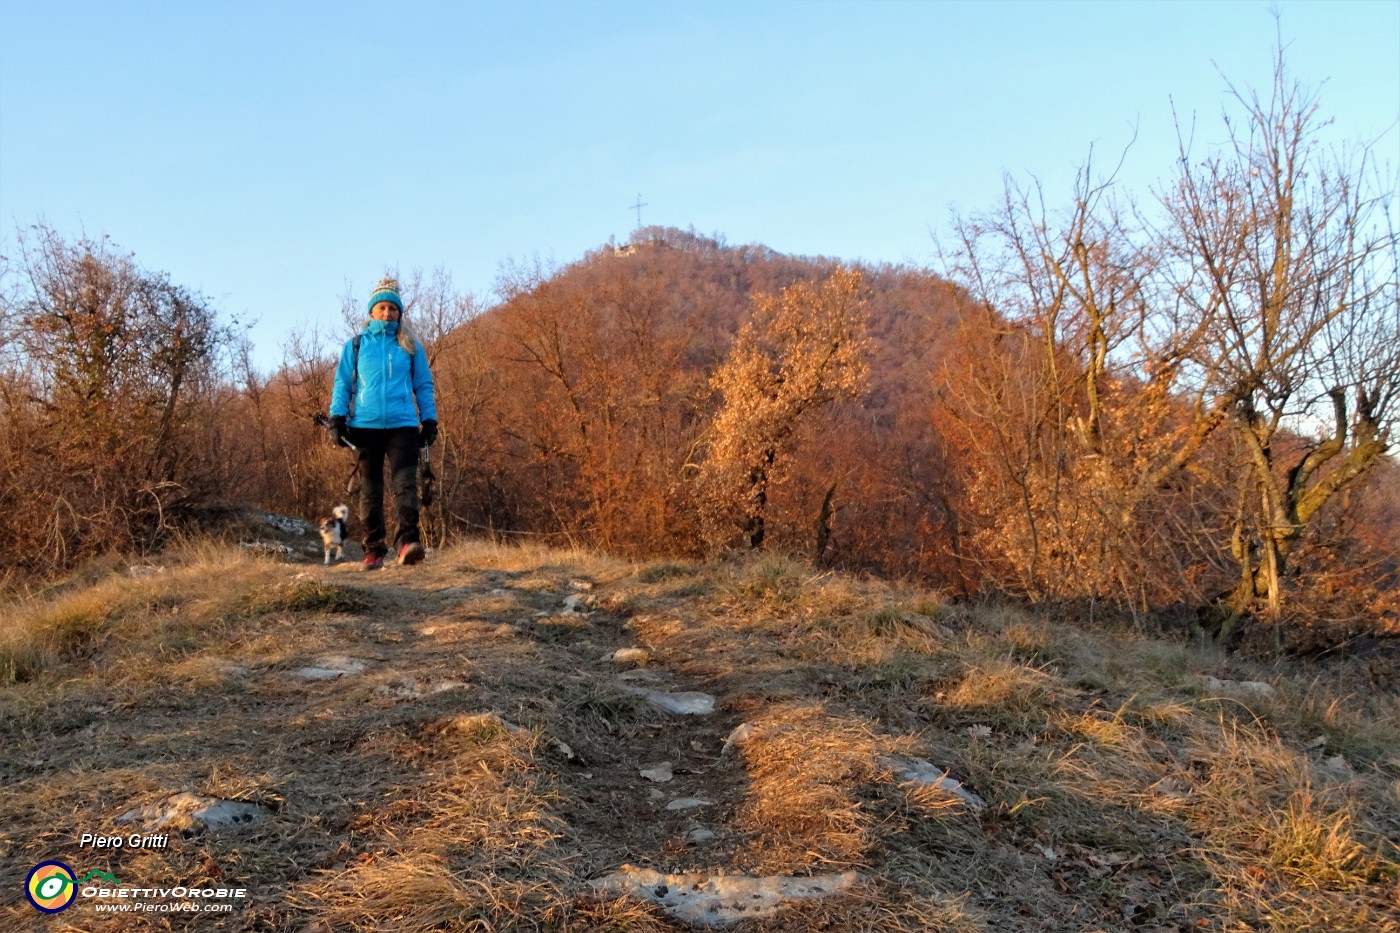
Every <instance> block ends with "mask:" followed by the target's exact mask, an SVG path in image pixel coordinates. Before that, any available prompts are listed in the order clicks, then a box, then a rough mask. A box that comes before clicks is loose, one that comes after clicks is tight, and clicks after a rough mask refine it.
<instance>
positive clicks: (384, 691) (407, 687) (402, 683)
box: [374, 677, 466, 700]
mask: <svg viewBox="0 0 1400 933" xmlns="http://www.w3.org/2000/svg"><path fill="white" fill-rule="evenodd" d="M465 686H466V684H464V683H462V682H461V681H458V680H439V681H437V682H436V683H434V682H433V681H419V680H418V678H416V677H396V678H394V679H393V680H391V681H389V682H388V683H383V684H380V685H379V686H378V687H375V688H374V690H375V692H376V693H378V694H379V695H380V696H390V697H400V698H402V699H408V700H416V699H418V698H419V697H424V696H431V695H432V694H435V693H446V692H447V691H448V690H456V689H457V688H459V687H465Z"/></svg>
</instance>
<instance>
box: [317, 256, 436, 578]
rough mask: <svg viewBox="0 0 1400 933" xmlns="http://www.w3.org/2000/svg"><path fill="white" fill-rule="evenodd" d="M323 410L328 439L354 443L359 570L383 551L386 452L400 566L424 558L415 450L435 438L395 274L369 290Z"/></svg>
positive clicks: (428, 377)
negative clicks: (362, 318)
mask: <svg viewBox="0 0 1400 933" xmlns="http://www.w3.org/2000/svg"><path fill="white" fill-rule="evenodd" d="M351 387H354V392H351ZM330 414H331V417H330V422H329V427H330V434H331V443H333V444H335V445H337V446H340V447H348V446H350V445H352V444H353V445H354V446H355V447H356V448H358V451H359V467H360V521H361V522H362V523H363V524H364V529H365V536H364V541H363V543H364V549H365V559H364V568H365V569H366V570H378V569H379V568H380V567H383V566H384V557H385V555H387V554H388V553H389V549H388V547H387V546H386V544H385V535H386V531H385V527H384V459H385V457H388V459H389V476H390V483H391V485H392V488H393V490H394V506H395V509H396V510H397V517H398V521H397V523H396V527H395V529H394V553H395V554H396V555H398V561H399V563H400V564H416V563H418V562H419V561H421V560H422V559H423V545H422V543H421V542H420V541H419V539H418V448H419V447H430V446H432V443H433V441H435V440H437V406H436V405H435V404H434V402H433V374H432V373H430V372H429V371H428V356H427V354H426V353H424V352H423V345H422V344H421V343H419V342H418V340H417V338H416V337H415V336H414V333H413V328H412V327H410V326H409V324H408V322H407V321H405V320H403V300H402V299H400V298H399V283H398V280H397V279H393V278H390V277H388V276H385V277H384V278H383V279H381V280H380V282H379V284H378V285H376V286H375V287H374V294H372V295H370V296H369V320H368V321H366V322H365V327H364V330H362V331H361V332H360V334H359V336H357V337H355V338H353V339H351V340H348V341H346V343H345V348H344V349H343V350H341V351H340V366H339V367H338V368H337V369H336V371H335V390H334V391H333V392H332V393H331V412H330ZM346 441H349V443H348V444H347V443H346Z"/></svg>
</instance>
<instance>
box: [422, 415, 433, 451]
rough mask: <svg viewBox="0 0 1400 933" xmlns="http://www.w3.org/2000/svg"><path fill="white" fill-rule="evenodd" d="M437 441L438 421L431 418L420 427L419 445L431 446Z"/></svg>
mask: <svg viewBox="0 0 1400 933" xmlns="http://www.w3.org/2000/svg"><path fill="white" fill-rule="evenodd" d="M436 442H437V422H436V421H434V420H433V419H431V418H429V419H428V420H427V421H424V422H423V426H422V427H421V428H419V429H418V446H419V447H431V446H433V444H434V443H436Z"/></svg>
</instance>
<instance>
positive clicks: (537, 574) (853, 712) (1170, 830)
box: [0, 542, 1400, 931]
mask: <svg viewBox="0 0 1400 933" xmlns="http://www.w3.org/2000/svg"><path fill="white" fill-rule="evenodd" d="M4 615H5V616H6V617H7V619H8V621H7V622H6V627H5V629H4V632H3V634H2V635H0V678H3V680H0V684H3V686H0V713H3V715H0V723H3V725H2V726H0V729H3V733H4V738H3V744H4V748H5V753H4V755H3V756H0V779H2V780H3V782H4V786H5V788H6V793H5V795H4V797H3V801H0V866H3V869H4V875H5V877H6V878H9V879H14V880H15V881H14V883H7V884H6V885H5V889H6V891H7V893H6V894H5V895H4V901H3V902H0V926H3V927H4V928H5V929H13V930H28V929H33V930H55V929H72V930H79V929H81V930H117V929H120V930H132V929H172V928H173V929H200V930H205V929H215V930H227V931H252V930H259V931H271V930H277V931H283V930H285V931H293V930H295V931H313V930H314V931H321V930H328V931H329V930H336V931H339V930H388V929H392V930H396V931H428V930H532V929H550V930H598V929H609V930H637V931H661V930H683V929H689V928H690V927H689V925H687V924H686V923H684V922H682V921H681V920H678V919H676V918H675V917H674V916H672V915H671V914H669V913H667V911H666V909H665V906H664V905H663V903H662V902H666V903H674V902H676V901H677V900H678V899H683V898H682V897H681V894H682V892H680V891H678V890H677V885H678V884H681V885H689V886H690V887H689V891H690V894H688V895H686V896H694V897H695V898H697V899H698V898H699V897H700V895H701V893H703V890H702V889H705V888H707V887H709V888H718V889H721V890H726V891H729V892H730V893H731V895H732V894H733V893H734V892H735V891H738V892H739V893H741V894H743V895H744V897H747V898H749V901H750V902H751V903H754V904H759V905H763V906H766V905H768V904H769V901H768V900H766V899H765V898H766V897H767V896H768V895H770V894H772V895H774V896H776V895H781V894H786V895H792V894H794V893H805V894H807V895H810V897H809V898H807V899H801V900H791V901H785V902H783V903H782V904H781V905H780V906H777V907H776V909H775V910H774V911H773V912H772V913H769V914H767V915H765V916H763V917H761V918H759V919H742V920H740V921H738V922H737V924H736V925H735V926H733V927H731V929H735V930H740V931H757V930H793V931H797V930H813V929H827V930H839V931H845V930H895V931H898V930H907V931H915V930H950V931H952V930H957V931H962V930H968V931H973V930H976V931H993V930H995V931H1030V930H1075V931H1082V930H1150V931H1165V930H1188V929H1191V930H1194V929H1216V930H1246V929H1277V930H1305V929H1311V930H1317V929H1328V930H1358V931H1359V930H1368V931H1377V930H1379V931H1387V930H1388V931H1395V930H1400V914H1397V907H1396V905H1397V901H1396V897H1397V879H1400V866H1397V850H1396V842H1397V840H1400V816H1397V814H1400V799H1397V787H1400V783H1397V781H1400V757H1397V755H1396V748H1397V747H1400V700H1397V697H1396V695H1395V693H1394V692H1393V690H1394V682H1393V680H1392V679H1389V678H1388V675H1387V674H1385V673H1384V672H1378V671H1369V672H1368V670H1367V669H1366V668H1365V666H1364V665H1361V664H1359V663H1356V664H1353V665H1352V666H1350V667H1346V668H1342V667H1337V668H1334V669H1331V670H1329V672H1328V676H1325V677H1323V676H1317V672H1316V670H1313V671H1312V672H1301V673H1296V674H1295V673H1291V672H1290V671H1289V669H1287V668H1284V667H1277V666H1276V667H1270V668H1264V667H1257V666H1253V665H1251V664H1250V663H1249V662H1247V661H1244V660H1242V659H1239V658H1235V657H1230V656H1227V655H1225V654H1222V653H1220V652H1218V651H1216V650H1214V649H1211V648H1200V649H1198V648H1194V647H1191V646H1190V645H1186V644H1182V643H1174V642H1165V641H1162V640H1159V639H1154V638H1150V637H1145V636H1139V635H1135V634H1131V633H1126V632H1122V631H1107V630H1101V629H1095V628H1092V627H1089V626H1087V625H1085V624H1084V620H1080V619H1075V618H1068V617H1048V616H1038V615H1035V614H1033V613H1031V612H1030V611H1028V610H1025V609H1021V608H1015V607H1012V606H1006V605H998V604H995V603H988V604H985V605H954V604H951V603H949V602H947V601H946V600H944V599H943V598H941V597H940V596H939V595H938V594H936V593H934V592H932V591H926V590H919V589H915V588H906V587H900V586H896V585H893V584H888V583H881V582H875V581H872V580H868V579H865V578H861V577H856V576H851V575H846V574H842V573H837V572H831V571H827V572H816V571H812V570H810V569H807V568H806V567H805V566H803V565H801V564H799V563H796V562H793V561H790V560H787V559H784V558H780V557H776V556H764V555H758V556H755V557H753V558H751V559H749V560H746V561H741V562H721V563H711V564H702V563H691V562H685V561H664V562H662V561H650V562H629V561H626V560H622V559H617V558H612V557H606V556H602V555H599V554H596V553H592V552H585V551H575V550H551V549H547V548H543V547H520V548H516V547H505V546H500V545H495V544H489V543H484V542H468V543H463V544H460V545H458V546H454V547H451V548H449V549H445V550H441V551H436V552H434V553H432V554H431V556H430V559H429V561H428V562H427V563H425V564H423V565H420V566H419V567H417V568H411V569H409V568H389V569H386V570H385V571H382V572H380V573H376V574H365V573H360V572H358V571H357V568H356V567H355V565H353V564H342V565H339V566H333V567H322V566H321V565H319V564H313V563H305V562H293V563H284V562H278V561H275V560H272V559H269V558H266V557H258V556H254V555H253V554H251V553H250V552H249V551H247V550H239V549H234V548H227V547H224V546H221V545H213V544H210V545H203V546H198V547H192V548H190V549H187V550H186V551H185V552H183V553H181V554H174V553H172V554H170V555H167V557H165V558H164V559H163V561H162V563H160V564H152V565H139V566H134V567H125V566H114V567H110V568H109V570H108V571H107V572H103V573H94V574H92V575H91V577H90V579H89V580H88V582H85V583H82V584H74V585H71V586H70V587H68V588H66V589H61V590H56V591H54V592H52V593H51V594H49V595H47V596H41V597H35V598H33V599H30V600H28V601H25V602H22V603H14V604H11V605H9V606H6V607H5V608H4ZM1386 691H1390V692H1386ZM707 698H708V699H707ZM668 706H669V707H670V709H668V708H667V707H668ZM921 763H922V764H921ZM179 795H192V796H187V797H184V798H179ZM181 799H183V805H182V808H179V807H177V808H176V810H178V812H175V811H171V813H170V814H168V815H169V816H170V821H169V822H168V823H166V824H165V825H164V826H160V825H157V823H158V819H157V816H158V814H160V813H161V812H163V811H162V810H161V807H162V806H166V805H168V804H171V803H172V802H174V803H179V802H180V800H181ZM147 808H149V809H147ZM200 808H205V810H204V812H203V815H202V816H198V817H196V816H192V815H191V814H192V812H193V811H196V810H199V809H200ZM124 816H125V817H126V818H127V820H128V821H127V822H119V820H120V819H122V818H123V817H124ZM133 832H137V833H145V834H157V835H168V844H167V846H166V848H163V849H156V848H143V849H137V850H133V849H131V848H127V847H123V848H105V849H101V850H98V849H95V848H93V847H92V845H90V844H89V845H84V846H80V840H81V837H82V836H83V834H90V835H92V836H119V837H121V838H123V839H125V838H126V837H127V836H128V835H129V834H130V833H133ZM45 860H57V861H61V862H63V863H65V864H66V865H68V866H71V868H73V869H74V871H75V872H76V873H78V874H79V875H80V876H82V875H88V874H89V873H91V872H93V871H102V872H105V873H106V874H107V876H109V877H111V878H116V879H118V880H119V882H120V883H121V884H122V885H125V886H127V887H141V888H153V889H162V888H170V887H172V886H177V885H185V886H189V887H196V888H205V887H207V888H208V889H209V890H211V891H216V890H218V887H227V888H243V889H245V890H246V892H247V896H246V897H245V898H243V899H242V900H240V901H238V902H237V903H235V904H234V907H233V909H232V910H231V911H229V912H227V913H217V914H216V913H205V914H202V915H201V916H199V917H198V918H195V917H193V916H182V915H177V914H161V913H149V914H132V913H125V914H122V915H121V916H120V917H112V916H108V915H107V914H105V913H100V912H98V911H97V909H96V907H95V906H94V903H93V901H94V900H100V899H94V898H80V900H79V902H78V903H76V904H74V905H73V906H72V907H71V908H69V909H68V910H66V911H64V912H63V913H61V914H58V915H56V919H50V918H46V917H43V916H41V915H40V914H39V913H38V912H36V911H35V910H34V908H32V907H31V906H29V904H28V903H26V902H25V900H24V899H23V897H22V895H21V894H20V893H19V887H20V886H19V884H18V882H19V881H20V880H21V879H23V878H24V877H25V876H26V875H27V874H28V873H29V871H30V870H31V868H33V867H34V866H35V865H37V864H38V863H40V862H42V861H45ZM620 871H629V872H631V874H630V877H631V878H632V879H633V880H635V881H637V885H636V886H634V887H631V888H630V889H629V888H628V886H627V885H626V884H625V882H623V881H619V880H617V879H616V878H615V877H614V873H617V872H620ZM649 872H650V873H652V874H648V873H649ZM686 873H694V874H691V875H687V874H686ZM720 876H723V877H724V878H726V879H727V881H725V882H716V881H714V880H713V879H715V878H718V877H720ZM609 877H614V881H613V882H608V883H600V882H601V881H602V879H607V878H609ZM736 877H740V878H743V877H747V878H754V879H761V878H768V879H770V880H769V882H768V883H767V885H766V887H760V886H756V885H755V884H751V885H750V886H749V887H743V885H744V884H746V883H747V882H742V881H739V880H736ZM779 878H792V879H812V880H809V881H806V882H796V881H794V882H788V883H785V884H784V883H780V882H779V881H777V880H774V879H779ZM706 879H710V880H708V881H707V880H706ZM97 883H103V884H106V883H107V882H106V881H102V880H101V879H100V878H99V880H98V881H92V882H89V884H88V885H84V887H87V886H92V885H95V884H97ZM216 886H218V887H216ZM799 889H800V891H799ZM628 890H630V891H631V893H627V891H628ZM110 903H118V901H117V900H112V901H110ZM731 903H732V897H731Z"/></svg>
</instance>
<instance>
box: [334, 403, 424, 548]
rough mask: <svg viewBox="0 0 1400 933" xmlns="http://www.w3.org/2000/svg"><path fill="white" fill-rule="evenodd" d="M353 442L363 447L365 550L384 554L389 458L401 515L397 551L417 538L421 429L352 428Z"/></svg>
mask: <svg viewBox="0 0 1400 933" xmlns="http://www.w3.org/2000/svg"><path fill="white" fill-rule="evenodd" d="M347 433H348V434H349V436H350V442H351V443H353V444H354V445H355V446H356V447H358V448H359V449H360V521H361V522H363V523H364V526H365V536H364V538H363V540H362V543H363V544H364V548H365V553H366V554H377V555H378V556H380V557H383V556H385V555H386V554H387V553H388V552H389V549H388V548H387V547H386V546H385V544H384V540H385V536H386V530H385V527H384V460H385V458H386V457H387V458H388V460H389V484H390V487H391V488H392V489H393V491H394V509H395V512H396V517H397V519H398V521H397V524H396V525H395V528H394V551H395V552H396V553H397V552H398V550H399V549H400V548H402V547H403V546H404V545H405V544H409V543H410V542H413V541H417V540H418V429H417V428H387V429H385V430H377V429H374V428H351V429H350V430H349V431H348V432H347Z"/></svg>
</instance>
